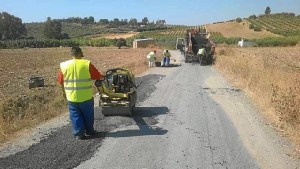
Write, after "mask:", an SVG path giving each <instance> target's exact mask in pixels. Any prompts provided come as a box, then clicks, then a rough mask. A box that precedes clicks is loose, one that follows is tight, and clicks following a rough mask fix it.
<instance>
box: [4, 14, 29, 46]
mask: <svg viewBox="0 0 300 169" xmlns="http://www.w3.org/2000/svg"><path fill="white" fill-rule="evenodd" d="M26 34H27V31H26V28H25V24H23V23H22V19H20V18H18V17H15V16H13V15H10V14H9V13H7V12H3V13H0V40H6V39H18V38H20V37H22V36H23V35H26Z"/></svg>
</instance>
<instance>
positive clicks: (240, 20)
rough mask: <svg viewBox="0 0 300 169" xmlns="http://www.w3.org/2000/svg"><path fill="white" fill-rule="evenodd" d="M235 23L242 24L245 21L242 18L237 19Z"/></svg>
mask: <svg viewBox="0 0 300 169" xmlns="http://www.w3.org/2000/svg"><path fill="white" fill-rule="evenodd" d="M235 21H236V22H238V23H241V22H242V21H243V20H242V18H236V20H235Z"/></svg>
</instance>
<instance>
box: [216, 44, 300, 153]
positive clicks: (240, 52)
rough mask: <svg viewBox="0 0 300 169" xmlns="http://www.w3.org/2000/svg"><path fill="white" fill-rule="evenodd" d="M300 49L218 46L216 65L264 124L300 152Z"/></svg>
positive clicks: (296, 151)
mask: <svg viewBox="0 0 300 169" xmlns="http://www.w3.org/2000/svg"><path fill="white" fill-rule="evenodd" d="M299 51H300V48H299V47H281V48H280V47H277V48H231V47H220V48H217V59H216V65H215V67H216V68H217V69H218V70H220V71H221V72H222V74H223V75H224V76H225V77H226V78H227V79H229V80H230V82H231V83H232V84H234V85H235V86H237V87H238V88H240V89H242V90H243V91H245V92H246V93H247V95H248V96H249V97H250V98H251V99H252V101H253V102H254V103H255V104H256V105H257V106H258V107H259V109H260V112H262V115H263V117H264V118H265V121H266V124H267V125H272V126H273V127H274V129H276V131H278V134H280V135H282V136H285V137H286V138H288V139H289V140H291V141H292V142H293V143H294V144H295V145H297V147H298V148H295V152H294V153H292V154H291V155H294V156H295V158H299V154H300V151H299V150H300V149H299V147H300V133H299V124H300V118H299V112H300V88H299V86H300V83H299V82H300V79H299V78H300V65H299V63H300V57H299V56H300V52H299Z"/></svg>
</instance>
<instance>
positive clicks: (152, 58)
mask: <svg viewBox="0 0 300 169" xmlns="http://www.w3.org/2000/svg"><path fill="white" fill-rule="evenodd" d="M155 54H156V50H153V52H150V53H149V54H148V55H147V59H148V61H149V68H151V67H154V62H155V60H156V57H155Z"/></svg>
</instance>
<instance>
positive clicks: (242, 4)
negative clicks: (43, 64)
mask: <svg viewBox="0 0 300 169" xmlns="http://www.w3.org/2000/svg"><path fill="white" fill-rule="evenodd" d="M267 6H270V8H271V10H272V12H271V13H279V12H293V13H295V14H296V15H300V0H0V12H8V13H10V14H12V15H15V16H17V17H19V18H21V19H22V21H23V22H26V23H28V22H43V21H46V19H47V17H51V18H53V19H61V18H68V17H82V18H83V17H89V16H93V17H94V18H95V20H96V21H99V19H103V18H105V19H109V20H113V19H114V18H119V19H130V18H136V19H138V21H141V19H142V18H144V17H148V19H149V20H150V21H153V20H157V19H165V20H166V22H167V23H168V24H180V25H201V24H207V23H212V22H217V21H224V20H230V19H235V18H237V17H241V18H243V17H248V16H250V15H253V14H255V15H259V14H263V13H264V11H265V9H266V7H267Z"/></svg>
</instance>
